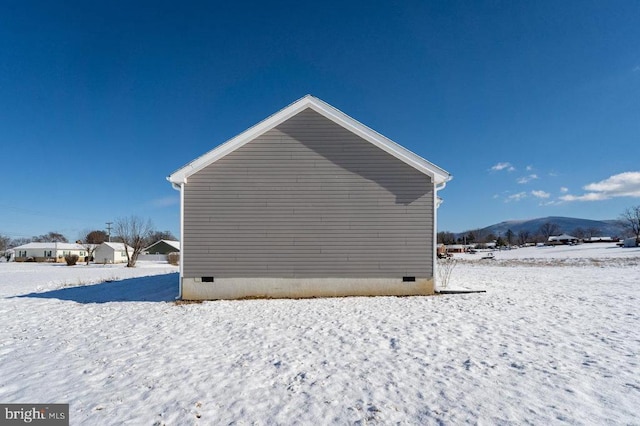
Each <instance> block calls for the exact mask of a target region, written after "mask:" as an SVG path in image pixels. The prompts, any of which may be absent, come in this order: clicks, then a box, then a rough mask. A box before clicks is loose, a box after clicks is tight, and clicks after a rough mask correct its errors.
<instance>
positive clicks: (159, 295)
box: [14, 272, 180, 303]
mask: <svg viewBox="0 0 640 426" xmlns="http://www.w3.org/2000/svg"><path fill="white" fill-rule="evenodd" d="M179 279H180V278H179V274H178V273H177V272H175V273H172V274H165V275H153V276H149V277H138V278H129V279H124V280H120V281H112V282H103V283H100V284H92V285H85V286H78V287H69V288H62V289H59V290H52V291H47V292H43V293H29V294H23V295H20V296H14V297H33V298H41V299H59V300H71V301H74V302H78V303H108V302H169V301H172V300H174V299H175V298H176V297H177V296H178V283H179Z"/></svg>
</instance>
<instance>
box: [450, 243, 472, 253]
mask: <svg viewBox="0 0 640 426" xmlns="http://www.w3.org/2000/svg"><path fill="white" fill-rule="evenodd" d="M470 248H471V246H470V245H465V244H448V245H447V253H466V252H468V251H469V249H470Z"/></svg>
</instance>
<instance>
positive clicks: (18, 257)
mask: <svg viewBox="0 0 640 426" xmlns="http://www.w3.org/2000/svg"><path fill="white" fill-rule="evenodd" d="M13 250H14V252H15V254H14V256H15V257H14V260H15V261H16V262H58V263H62V262H64V261H65V260H64V257H65V256H66V255H68V254H75V255H77V256H78V257H79V258H80V261H84V260H86V258H85V257H86V256H87V255H88V254H87V249H86V248H84V247H83V246H82V245H80V244H74V243H46V242H45V243H28V244H23V245H21V246H18V247H14V248H13Z"/></svg>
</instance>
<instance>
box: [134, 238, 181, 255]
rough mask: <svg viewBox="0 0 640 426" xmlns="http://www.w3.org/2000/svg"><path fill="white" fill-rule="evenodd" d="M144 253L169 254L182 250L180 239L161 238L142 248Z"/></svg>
mask: <svg viewBox="0 0 640 426" xmlns="http://www.w3.org/2000/svg"><path fill="white" fill-rule="evenodd" d="M142 252H143V253H144V254H169V253H179V252H180V241H173V240H160V241H156V242H155V243H153V244H151V245H150V246H149V247H147V248H146V249H144V250H142Z"/></svg>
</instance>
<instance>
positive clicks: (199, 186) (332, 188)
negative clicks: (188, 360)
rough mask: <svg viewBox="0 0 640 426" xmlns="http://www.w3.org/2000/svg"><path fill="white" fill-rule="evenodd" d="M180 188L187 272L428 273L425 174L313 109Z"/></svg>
mask: <svg viewBox="0 0 640 426" xmlns="http://www.w3.org/2000/svg"><path fill="white" fill-rule="evenodd" d="M184 188H185V189H184V191H185V192H184V235H183V246H182V255H183V261H184V265H183V268H184V269H183V276H184V277H187V278H195V277H202V276H213V277H220V278H232V277H273V278H325V277H343V278H378V277H379V278H391V277H397V278H400V277H403V276H416V277H428V278H430V277H432V276H433V273H432V259H433V257H432V256H433V237H434V236H433V184H432V182H431V180H430V178H429V177H428V176H426V175H424V174H422V173H420V172H419V171H417V170H416V169H414V168H413V167H411V166H409V165H407V164H405V163H404V162H402V161H400V160H398V159H396V158H395V157H393V156H391V155H389V154H387V153H386V152H384V151H383V150H381V149H379V148H377V147H376V146H374V145H372V144H371V143H369V142H367V141H365V140H363V139H361V138H359V137H358V136H356V135H355V134H353V133H351V132H349V131H348V130H346V129H344V128H343V127H341V126H339V125H337V124H335V123H334V122H332V121H330V120H328V119H327V118H325V117H323V116H321V115H320V114H318V113H316V112H315V111H313V110H311V109H307V110H305V111H303V112H301V113H299V114H298V115H296V116H294V117H292V118H290V119H289V120H287V121H286V122H284V123H282V124H281V125H279V126H277V127H275V128H274V129H272V130H270V131H268V132H267V133H265V134H263V135H262V136H260V137H258V138H256V139H254V140H252V141H251V142H249V143H247V144H246V145H244V146H242V147H241V148H239V149H237V150H235V151H233V152H231V153H230V154H228V155H227V156H225V157H223V158H222V159H220V160H218V161H216V162H215V163H213V164H211V165H209V166H207V167H205V168H204V169H202V170H201V171H199V172H197V173H195V174H194V175H192V176H190V177H189V179H188V182H187V184H186V185H185V187H184Z"/></svg>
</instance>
